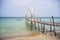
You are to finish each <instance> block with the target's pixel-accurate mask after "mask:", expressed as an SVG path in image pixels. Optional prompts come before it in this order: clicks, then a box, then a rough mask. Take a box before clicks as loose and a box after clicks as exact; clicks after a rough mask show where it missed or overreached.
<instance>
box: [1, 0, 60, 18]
mask: <svg viewBox="0 0 60 40" xmlns="http://www.w3.org/2000/svg"><path fill="white" fill-rule="evenodd" d="M31 5H33V13H32V15H33V16H34V17H37V16H38V17H51V16H54V17H60V0H0V17H19V16H20V17H25V13H24V12H25V9H26V12H27V15H28V16H30V9H29V7H30V6H31Z"/></svg>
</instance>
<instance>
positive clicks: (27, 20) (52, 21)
mask: <svg viewBox="0 0 60 40" xmlns="http://www.w3.org/2000/svg"><path fill="white" fill-rule="evenodd" d="M29 22H30V23H29ZM33 23H34V24H33ZM36 23H37V24H38V26H37V25H36ZM26 24H27V25H30V26H31V30H32V29H33V25H35V26H34V27H35V30H36V29H37V28H38V31H40V29H41V30H42V33H45V25H49V26H48V27H49V28H50V31H49V32H50V33H52V32H53V35H55V36H56V35H57V32H56V27H60V23H56V22H54V17H53V16H52V17H51V20H50V22H45V21H41V19H40V21H38V20H35V19H33V18H32V17H31V18H26ZM39 24H41V26H39ZM42 25H43V26H42ZM36 26H37V27H36ZM52 26H53V29H52ZM40 27H41V28H40ZM59 31H60V30H59Z"/></svg>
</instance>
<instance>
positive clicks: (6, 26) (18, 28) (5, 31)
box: [0, 17, 60, 38]
mask: <svg viewBox="0 0 60 40" xmlns="http://www.w3.org/2000/svg"><path fill="white" fill-rule="evenodd" d="M38 19H40V18H38ZM42 21H45V22H50V18H42ZM54 21H55V22H59V23H60V18H55V20H54ZM46 29H47V30H49V26H47V25H46ZM56 29H60V27H56ZM28 34H29V31H28V29H27V27H26V25H25V18H21V20H18V19H17V18H14V17H11V18H10V17H6V18H3V17H2V18H0V37H1V38H2V37H3V38H4V37H10V36H21V35H28Z"/></svg>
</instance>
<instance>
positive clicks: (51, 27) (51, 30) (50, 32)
mask: <svg viewBox="0 0 60 40" xmlns="http://www.w3.org/2000/svg"><path fill="white" fill-rule="evenodd" d="M50 23H51V19H50ZM51 32H52V26H51V24H50V33H51Z"/></svg>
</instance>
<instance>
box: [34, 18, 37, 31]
mask: <svg viewBox="0 0 60 40" xmlns="http://www.w3.org/2000/svg"><path fill="white" fill-rule="evenodd" d="M34 21H35V19H34ZM34 25H35V30H36V29H37V28H36V22H34Z"/></svg>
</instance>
